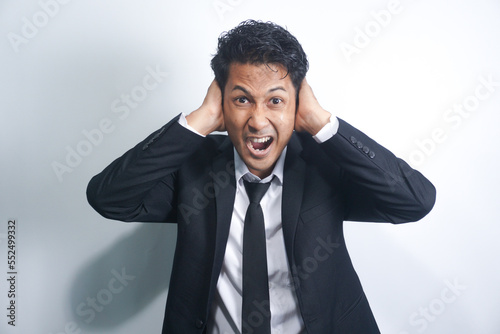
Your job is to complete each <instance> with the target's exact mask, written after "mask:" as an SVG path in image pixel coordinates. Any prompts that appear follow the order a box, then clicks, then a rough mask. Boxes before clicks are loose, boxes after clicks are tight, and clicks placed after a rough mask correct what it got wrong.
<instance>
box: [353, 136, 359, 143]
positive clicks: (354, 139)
mask: <svg viewBox="0 0 500 334" xmlns="http://www.w3.org/2000/svg"><path fill="white" fill-rule="evenodd" d="M357 141H358V140H357V139H356V138H355V137H354V136H351V143H353V144H356V142H357Z"/></svg>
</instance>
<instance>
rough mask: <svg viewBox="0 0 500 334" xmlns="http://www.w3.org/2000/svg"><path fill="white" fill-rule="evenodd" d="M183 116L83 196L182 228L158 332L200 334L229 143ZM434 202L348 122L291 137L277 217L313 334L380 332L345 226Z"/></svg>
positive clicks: (400, 216)
mask: <svg viewBox="0 0 500 334" xmlns="http://www.w3.org/2000/svg"><path fill="white" fill-rule="evenodd" d="M177 120H178V117H177V118H175V119H173V120H172V121H171V122H169V123H168V124H167V125H166V126H164V127H163V128H162V129H160V130H158V131H157V132H155V133H153V134H152V135H150V136H149V137H148V138H146V140H144V141H143V142H142V143H140V144H138V145H137V146H136V147H134V148H133V149H131V150H130V151H128V152H127V153H125V154H124V155H123V156H122V157H120V158H118V159H117V160H115V161H114V162H113V163H112V164H111V165H109V166H108V167H107V168H106V169H105V170H104V171H102V172H101V173H100V174H98V175H97V176H95V177H94V178H93V179H92V180H91V181H90V183H89V186H88V189H87V196H88V200H89V203H90V204H91V205H92V206H93V207H94V208H95V209H96V210H97V211H98V212H99V213H100V214H102V215H103V216H105V217H108V218H111V219H118V220H122V221H148V222H172V223H176V224H177V225H178V235H177V246H176V250H175V256H174V263H173V268H172V276H171V281H170V287H169V293H168V298H167V306H166V311H165V318H164V327H163V333H169V334H177V333H178V334H189V333H203V332H204V331H205V328H206V323H207V320H208V317H209V310H210V306H211V303H212V299H213V296H214V292H215V290H216V285H217V280H218V277H219V273H220V270H221V266H222V261H223V258H224V252H225V248H226V242H227V238H228V233H229V225H230V221H231V214H232V210H233V204H234V198H235V178H234V162H233V145H232V143H231V142H230V140H229V138H228V137H227V136H222V135H210V136H207V137H206V138H203V137H201V136H198V135H196V134H194V133H192V132H191V131H189V130H187V129H185V128H183V127H182V126H181V125H179V124H178V122H177ZM434 201H435V189H434V187H433V186H432V184H431V183H430V182H429V181H428V180H427V179H426V178H425V177H423V176H422V175H421V174H420V173H419V172H417V171H415V170H413V169H411V168H410V167H409V166H408V165H407V164H406V163H405V162H404V161H402V160H400V159H398V158H396V157H395V156H394V155H393V154H392V153H391V152H389V151H388V150H386V149H385V148H383V147H382V146H380V145H379V144H377V143H376V142H375V141H373V140H372V139H370V138H369V137H367V136H366V135H365V134H363V133H362V132H360V131H359V130H357V129H355V128H354V127H352V126H350V125H349V124H347V123H346V122H344V121H342V120H340V125H339V129H338V133H337V134H336V135H335V136H333V137H332V138H331V139H329V140H328V141H326V142H325V143H322V144H318V143H316V142H315V141H314V139H313V138H312V137H311V136H310V135H308V134H300V133H294V134H293V135H292V138H291V140H290V142H289V144H288V150H287V155H286V160H285V167H284V181H283V203H282V224H283V234H284V240H285V248H286V254H287V257H288V262H289V265H290V270H291V272H292V276H293V280H294V284H295V287H296V294H297V297H298V301H299V307H300V313H301V316H302V318H303V320H304V323H305V329H306V332H307V333H314V334H318V333H325V334H326V333H328V334H331V333H345V334H356V333H360V334H367V333H379V330H378V328H377V324H376V322H375V319H374V317H373V315H372V312H371V310H370V306H369V304H368V301H367V299H366V297H365V294H364V292H363V289H362V287H361V284H360V281H359V279H358V276H357V274H356V273H355V271H354V268H353V266H352V264H351V260H350V258H349V255H348V252H347V248H346V245H345V242H344V235H343V222H344V221H345V220H354V221H370V222H391V223H404V222H409V221H416V220H419V219H421V218H422V217H423V216H425V215H426V214H427V213H428V212H429V211H430V210H431V208H432V206H433V205H434Z"/></svg>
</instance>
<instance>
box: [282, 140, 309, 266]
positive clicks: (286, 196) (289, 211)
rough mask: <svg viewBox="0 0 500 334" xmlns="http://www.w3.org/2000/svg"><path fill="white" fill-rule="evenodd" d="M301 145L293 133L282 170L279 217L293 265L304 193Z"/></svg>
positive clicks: (304, 165)
mask: <svg viewBox="0 0 500 334" xmlns="http://www.w3.org/2000/svg"><path fill="white" fill-rule="evenodd" d="M301 151H302V146H301V144H300V142H299V140H298V138H297V136H296V135H295V134H293V135H292V138H291V139H290V142H289V143H288V146H287V153H286V159H285V168H284V171H283V198H282V204H281V206H282V207H281V219H282V226H283V237H284V239H285V247H286V250H287V256H288V261H289V263H290V265H293V264H294V262H293V254H294V242H293V241H294V239H295V231H296V228H297V222H298V218H299V212H300V206H301V203H302V197H303V195H304V180H305V170H306V163H305V161H304V160H303V159H302V157H301V156H300V153H301Z"/></svg>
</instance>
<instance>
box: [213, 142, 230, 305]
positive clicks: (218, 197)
mask: <svg viewBox="0 0 500 334" xmlns="http://www.w3.org/2000/svg"><path fill="white" fill-rule="evenodd" d="M234 174H235V173H234V153H233V145H232V143H231V141H230V140H229V137H228V138H226V139H225V140H224V141H223V142H222V144H221V145H220V146H219V154H218V155H217V156H216V157H215V158H214V160H213V163H212V173H211V175H210V177H211V181H212V182H213V185H214V187H216V189H218V190H217V191H215V211H216V234H215V239H216V240H215V254H214V266H213V270H212V284H211V285H210V286H211V289H210V295H209V298H210V299H209V300H212V296H213V292H214V290H215V283H216V282H217V280H218V278H219V273H220V270H221V267H222V262H223V260H224V253H225V250H226V244H227V238H228V235H229V227H230V225H231V218H232V215H233V207H234V198H235V195H236V181H235V177H234Z"/></svg>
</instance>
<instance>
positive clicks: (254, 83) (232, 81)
mask: <svg viewBox="0 0 500 334" xmlns="http://www.w3.org/2000/svg"><path fill="white" fill-rule="evenodd" d="M285 75H286V70H285V69H284V68H283V67H282V66H280V65H274V64H270V65H252V64H239V63H232V64H231V65H230V67H229V76H228V80H227V83H226V86H225V87H224V104H223V107H224V125H225V127H226V130H227V132H228V134H229V138H231V141H232V142H233V145H234V146H235V148H236V151H237V152H238V154H239V155H240V157H241V158H242V159H243V161H244V162H245V164H246V165H247V167H248V169H249V170H250V172H252V173H253V174H255V175H257V176H259V177H260V178H264V177H266V176H268V175H270V174H271V172H272V170H273V168H274V165H275V163H276V161H277V160H278V158H279V156H280V155H281V152H282V151H283V149H284V148H285V146H286V145H287V144H288V141H289V140H290V137H291V135H292V132H293V129H294V123H295V108H296V104H295V103H296V102H295V94H296V92H295V87H294V86H293V83H292V80H291V79H290V76H289V75H287V76H286V77H285Z"/></svg>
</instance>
